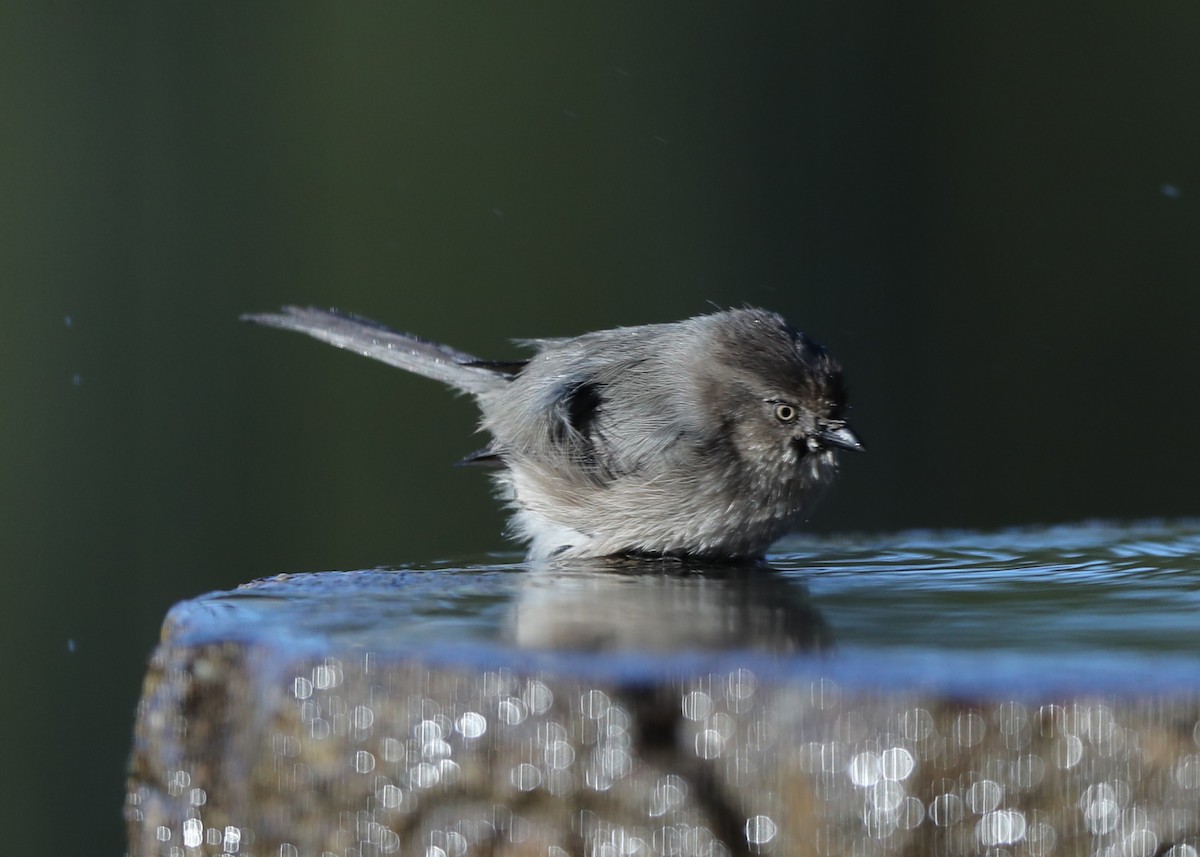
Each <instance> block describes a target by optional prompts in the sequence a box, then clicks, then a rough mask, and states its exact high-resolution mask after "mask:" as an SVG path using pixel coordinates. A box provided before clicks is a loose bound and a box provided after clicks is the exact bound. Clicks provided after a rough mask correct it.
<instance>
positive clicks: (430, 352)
mask: <svg viewBox="0 0 1200 857" xmlns="http://www.w3.org/2000/svg"><path fill="white" fill-rule="evenodd" d="M242 320H243V321H252V322H254V323H256V324H265V325H267V326H269V327H278V328H282V329H283V330H295V331H298V332H300V333H307V334H308V335H309V336H311V337H313V338H315V339H319V340H321V341H322V342H328V343H329V344H330V345H333V346H336V347H338V348H345V349H347V350H348V351H353V352H355V353H357V354H361V355H363V356H364V357H370V358H372V359H374V360H380V361H382V362H384V363H387V364H389V365H391V366H396V367H399V368H400V369H407V370H408V371H409V372H415V373H416V374H418V375H424V376H425V377H426V378H433V379H434V380H435V381H441V382H442V383H443V384H449V385H450V386H451V387H454V388H455V389H457V390H462V391H463V392H465V393H473V394H479V393H485V392H487V391H488V390H494V389H496V388H497V387H500V386H503V385H504V384H505V383H506V382H507V381H508V380H509V379H510V378H511V377H512V375H513V374H515V372H516V371H518V370H519V369H520V367H521V365H522V364H519V363H490V362H488V361H484V360H480V359H478V358H477V357H474V356H472V355H470V354H467V353H466V352H464V351H458V350H457V349H454V348H450V347H449V346H447V345H438V344H437V343H436V342H430V341H428V340H426V339H421V338H420V337H417V336H413V335H412V334H410V333H401V332H400V331H398V330H392V329H391V328H389V327H386V326H384V325H382V324H380V323H379V322H377V321H371V320H370V319H367V318H360V317H359V316H356V315H350V314H349V313H343V312H339V311H338V310H324V309H317V308H315V307H295V306H287V307H284V308H283V309H282V310H280V311H279V312H277V313H276V312H266V313H248V314H246V315H243V316H242Z"/></svg>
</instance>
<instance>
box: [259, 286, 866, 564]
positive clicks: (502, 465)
mask: <svg viewBox="0 0 1200 857" xmlns="http://www.w3.org/2000/svg"><path fill="white" fill-rule="evenodd" d="M243 319H245V320H248V321H252V322H256V323H258V324H264V325H269V326H271V327H278V328H283V329H285V330H294V331H298V332H300V333H305V334H308V335H309V336H313V337H315V338H317V339H320V340H322V341H323V342H327V343H329V344H331V345H334V346H337V347H338V348H345V349H347V350H350V351H354V352H357V353H358V354H362V355H364V356H366V357H371V358H373V359H375V360H380V361H382V362H384V363H387V364H389V365H392V366H397V367H399V368H401V369H406V370H408V371H410V372H414V373H416V374H418V375H424V376H425V377H428V378H433V379H434V380H437V381H441V382H442V383H444V384H447V385H449V386H450V387H453V388H454V389H455V390H459V391H461V392H464V393H469V394H470V395H472V396H474V398H475V401H476V402H477V404H478V406H479V409H480V411H481V413H482V418H481V420H480V429H481V430H482V431H485V432H487V433H488V434H489V435H490V436H491V442H490V443H489V444H488V445H487V446H486V447H485V448H484V449H482V450H480V451H479V452H476V453H474V454H473V455H471V456H468V458H467V459H465V461H464V463H468V464H476V465H482V466H488V467H492V468H495V479H496V482H497V484H498V486H499V491H500V494H501V496H502V498H503V499H504V500H505V501H507V502H508V504H509V505H511V507H512V509H513V517H512V526H511V529H512V534H513V535H515V536H516V537H517V538H518V539H520V540H522V541H525V542H528V543H529V554H530V557H531V558H532V559H551V558H554V559H581V558H591V557H607V556H617V555H634V556H648V557H662V556H674V557H685V558H696V559H704V560H710V561H711V560H715V561H739V560H750V559H756V558H760V557H762V556H763V554H764V553H765V552H766V550H767V548H768V547H769V546H770V545H771V543H772V542H774V541H775V540H777V539H778V538H780V537H781V536H783V535H785V534H786V533H788V532H789V531H790V530H792V529H793V528H794V527H795V526H796V525H797V524H798V523H799V522H800V521H801V520H802V519H803V518H804V517H805V515H806V514H808V512H809V511H810V510H811V508H812V506H813V504H814V503H815V502H816V500H817V499H818V498H819V496H820V495H821V494H822V493H823V491H824V489H825V488H826V487H827V486H828V485H829V483H830V482H831V481H832V479H833V478H834V475H835V474H836V472H837V463H838V453H839V451H841V450H855V451H859V450H862V448H863V447H862V444H861V443H860V442H859V440H858V438H857V437H856V436H855V435H854V433H853V432H852V431H851V430H850V429H849V427H847V425H846V422H845V419H844V416H845V410H846V406H847V403H846V390H845V384H844V382H843V377H842V370H841V368H840V367H839V365H838V364H837V362H836V361H835V360H834V359H833V358H832V357H831V356H830V355H829V353H828V352H827V351H826V350H825V349H824V348H822V347H821V346H819V345H817V344H816V343H814V342H813V341H812V340H811V339H809V338H808V337H807V336H805V335H804V334H803V333H801V332H799V331H797V330H796V329H795V328H793V327H792V326H790V325H789V324H788V323H787V322H786V321H784V319H783V318H781V317H780V316H779V315H777V314H775V313H772V312H767V311H765V310H761V309H751V308H746V309H733V310H726V311H722V312H716V313H712V314H709V315H703V316H697V317H695V318H690V319H686V320H684V321H679V322H674V323H668V324H648V325H643V326H639V327H618V328H615V329H612V330H603V331H598V332H595V333H587V334H584V335H582V336H576V337H571V338H564V339H534V340H523V341H521V344H522V345H525V346H527V347H529V348H532V349H533V352H534V353H533V356H532V357H530V358H529V359H528V360H521V361H514V362H496V361H489V360H481V359H479V358H477V357H475V356H473V355H471V354H467V353H465V352H462V351H458V350H457V349H454V348H450V347H448V346H445V345H439V344H436V343H433V342H429V341H427V340H425V339H421V338H420V337H417V336H413V335H411V334H408V333H401V332H399V331H396V330H392V329H390V328H388V327H385V326H384V325H382V324H379V323H378V322H375V321H371V320H369V319H365V318H360V317H358V316H354V315H350V314H347V313H342V312H338V311H336V310H323V309H315V308H303V307H284V308H283V309H282V310H281V311H280V312H278V313H262V314H250V315H245V316H243Z"/></svg>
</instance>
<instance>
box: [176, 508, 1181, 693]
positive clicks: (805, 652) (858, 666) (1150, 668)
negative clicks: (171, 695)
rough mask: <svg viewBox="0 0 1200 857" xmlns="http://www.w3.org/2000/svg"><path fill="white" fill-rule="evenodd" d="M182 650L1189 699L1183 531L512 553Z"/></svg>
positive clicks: (279, 586) (286, 590)
mask: <svg viewBox="0 0 1200 857" xmlns="http://www.w3.org/2000/svg"><path fill="white" fill-rule="evenodd" d="M169 622H170V624H171V626H172V628H173V629H174V631H175V633H177V634H179V635H181V637H182V638H184V639H187V638H188V637H189V636H190V637H192V638H194V639H211V638H217V637H220V638H229V637H236V638H252V639H258V640H262V641H265V642H269V643H275V644H277V645H279V646H280V647H281V648H284V649H286V650H287V651H291V652H299V651H310V652H311V651H324V650H331V649H342V648H354V649H364V648H365V649H368V650H372V651H377V652H380V653H382V654H392V655H396V656H409V655H420V656H422V657H425V658H433V659H449V660H455V661H464V662H468V663H471V664H473V665H480V666H484V665H489V664H493V663H499V664H503V665H506V666H511V667H516V668H522V667H523V668H529V669H540V670H550V671H569V672H571V673H584V674H606V673H607V674H617V675H619V676H620V677H622V678H624V679H626V680H628V679H634V680H637V679H639V678H644V679H645V680H647V681H653V680H656V679H657V678H660V677H661V676H662V675H663V674H664V673H673V672H681V671H686V672H694V671H697V670H703V669H728V668H731V667H732V666H733V664H734V663H736V664H744V665H748V666H751V667H752V668H753V669H754V670H755V671H756V673H758V674H759V675H760V676H767V677H770V676H778V677H781V678H782V677H811V676H821V677H827V678H829V679H830V680H832V681H835V682H837V683H839V684H842V685H850V686H856V687H862V688H880V689H896V688H912V689H913V690H920V691H925V692H941V693H948V694H952V695H953V694H962V695H971V696H979V695H985V696H999V695H1008V696H1012V695H1021V694H1029V695H1043V694H1048V693H1049V694H1075V693H1112V694H1122V695H1135V694H1143V693H1168V694H1170V693H1188V692H1195V691H1197V690H1200V522H1196V521H1187V522H1144V523H1137V524H1132V525H1130V524H1114V523H1107V522H1095V523H1085V524H1079V525H1072V526H1057V527H1047V528H1030V529H1020V530H1004V531H998V532H986V533H983V532H970V531H954V532H945V531H942V532H932V531H914V532H903V533H896V534H887V535H859V536H844V537H836V538H794V539H792V540H790V541H788V542H785V543H782V544H781V545H780V546H779V547H778V549H777V550H776V552H775V553H774V554H773V555H772V556H771V557H770V559H769V562H768V564H767V565H766V566H763V567H749V568H735V569H729V568H714V567H695V566H684V565H680V564H678V563H671V562H633V561H629V562H622V563H596V564H573V565H555V564H550V565H533V564H529V563H525V562H523V561H521V560H519V559H517V558H515V557H514V558H489V559H488V560H487V561H484V562H474V563H470V564H442V565H438V566H431V567H420V568H417V567H405V568H388V569H371V570H361V571H349V572H337V573H321V574H303V575H284V576H280V577H277V578H271V579H268V580H262V581H256V582H254V583H253V584H250V585H248V586H245V587H242V588H239V589H238V590H235V591H233V592H226V593H213V594H211V595H208V596H203V597H202V598H199V599H196V600H193V601H190V602H186V603H184V604H181V605H179V606H177V607H176V608H175V610H173V611H172V613H171V617H170V619H169Z"/></svg>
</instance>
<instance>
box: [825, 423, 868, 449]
mask: <svg viewBox="0 0 1200 857" xmlns="http://www.w3.org/2000/svg"><path fill="white" fill-rule="evenodd" d="M813 439H814V440H816V441H817V442H818V443H820V444H822V445H825V446H836V447H838V448H839V449H848V450H850V451H852V452H866V450H867V448H866V447H865V446H863V445H862V441H860V440H859V439H858V438H857V437H855V435H854V432H852V431H850V429H849V428H847V426H846V424H845V423H844V422H842V421H841V420H829V421H827V422H826V423H825V424H824V425H823V426H822V427H821V429H820V431H818V432H817V433H816V434H815V435H813Z"/></svg>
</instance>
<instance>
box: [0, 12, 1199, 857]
mask: <svg viewBox="0 0 1200 857" xmlns="http://www.w3.org/2000/svg"><path fill="white" fill-rule="evenodd" d="M1197 44H1200V6H1198V5H1196V4H1193V3H1182V2H1175V3H1172V2H1148V3H1143V4H1136V5H1135V4H1117V3H1058V4H1046V3H1032V2H996V0H985V2H981V3H972V4H962V3H950V2H922V3H915V4H896V3H892V2H884V0H872V1H871V2H846V0H806V2H788V3H780V2H762V3H757V2H752V3H726V4H696V3H682V2H666V3H652V4H647V3H643V2H609V3H604V4H557V3H546V2H534V3H525V4H511V3H506V4H500V3H474V2H472V3H460V4H454V3H450V4H446V3H430V2H421V0H406V2H395V3H357V4H331V3H304V2H287V3H274V4H270V3H258V2H247V3H203V4H201V3H152V2H143V3H137V2H118V3H108V4H90V5H85V4H71V3H51V2H16V0H13V2H6V3H4V4H3V6H0V98H2V103H0V129H2V130H0V218H2V226H0V265H2V267H0V275H2V283H3V285H2V288H3V295H4V306H5V312H4V315H3V320H2V323H3V326H4V334H3V336H2V337H0V349H2V352H0V353H2V359H0V373H2V378H3V390H4V401H5V403H6V408H5V417H4V419H3V421H2V422H0V433H2V434H0V449H2V452H0V461H2V462H3V463H2V467H3V480H4V481H3V485H4V491H3V495H2V496H3V502H4V504H5V512H4V524H5V525H4V533H5V536H6V538H5V542H6V543H7V544H8V545H9V548H8V550H7V551H6V555H7V556H8V563H9V567H8V570H7V573H6V574H5V578H4V580H5V583H4V597H3V601H2V603H3V617H2V622H0V629H2V633H3V635H4V637H3V646H4V650H5V651H7V652H8V653H9V654H8V657H10V658H11V661H10V663H9V668H8V670H7V671H6V672H5V675H6V678H5V680H4V682H3V693H4V704H3V706H0V712H2V713H0V718H2V721H0V726H2V729H3V732H2V734H0V748H2V753H3V756H2V761H0V763H2V769H3V777H2V785H0V788H2V789H3V793H2V794H0V813H2V814H3V818H2V820H0V824H2V825H3V829H4V832H5V839H4V841H5V846H6V851H8V852H10V853H23V854H34V853H46V854H49V853H54V854H102V853H119V852H120V850H121V848H122V847H123V844H122V843H123V833H122V823H121V819H120V807H121V802H122V797H123V783H122V780H123V766H124V759H125V754H126V753H127V751H128V746H129V734H130V729H131V724H132V721H133V716H134V707H135V703H136V700H137V696H138V692H139V683H140V680H141V675H142V672H143V669H144V665H145V658H146V656H147V654H148V653H149V651H150V650H151V648H152V647H153V645H154V642H155V639H156V634H157V630H158V626H159V623H160V622H161V619H162V616H163V614H164V612H165V611H166V610H167V608H168V607H169V606H170V605H171V604H172V603H173V602H175V601H177V600H179V599H182V598H187V597H189V596H192V595H196V594H198V593H201V592H205V591H208V590H212V589H216V588H225V587H230V586H233V585H235V584H237V583H239V582H242V581H245V580H247V579H250V578H254V577H259V576H263V575H268V574H273V573H276V572H280V571H300V570H316V569H332V568H355V567H364V566H366V567H369V566H375V565H379V564H392V563H405V562H421V561H427V560H432V559H441V558H449V559H454V558H465V557H475V556H478V555H479V554H480V553H481V552H485V551H508V550H510V549H511V547H510V546H509V545H507V544H506V543H505V542H504V541H503V540H502V538H501V536H500V531H501V529H502V526H503V516H502V514H501V512H500V511H499V510H498V508H497V506H496V504H495V503H494V502H493V500H492V499H491V498H490V496H489V487H488V484H487V480H486V479H485V478H483V476H482V475H481V474H480V473H478V472H474V471H471V470H469V469H454V468H452V467H450V466H449V465H450V464H451V463H452V462H453V461H455V460H456V459H457V458H459V457H460V456H462V455H463V454H465V453H467V452H470V451H472V450H473V449H475V448H476V447H477V446H479V445H480V443H481V441H480V439H479V438H477V437H473V436H472V434H471V430H472V424H473V420H474V410H473V408H472V406H471V404H470V402H469V401H467V400H465V399H455V398H453V397H451V396H450V395H447V393H446V392H445V391H444V390H442V389H439V388H438V387H437V385H435V384H432V383H430V382H428V381H423V380H421V379H416V378H412V377H407V376H404V375H402V374H401V373H399V372H397V371H395V370H390V369H387V368H386V367H383V366H381V365H378V364H373V363H370V362H368V361H365V360H362V359H360V358H356V357H353V356H350V355H347V354H344V353H339V352H335V351H334V350H333V349H330V348H328V347H325V346H320V345H318V344H316V343H314V342H311V341H308V340H305V339H303V338H301V337H298V336H294V335H284V334H281V333H277V332H275V331H268V330H263V329H257V328H252V327H250V326H247V325H243V324H239V323H238V322H237V321H236V320H235V319H236V317H237V315H238V314H239V313H241V312H245V311H250V310H267V309H272V308H274V307H276V306H278V305H280V304H282V303H302V304H304V303H313V304H321V305H336V306H339V307H342V308H345V309H350V310H354V311H356V312H359V313H363V314H366V315H369V316H373V317H376V318H379V319H381V320H384V321H386V322H388V323H391V324H393V325H395V326H398V327H401V328H404V329H408V330H412V331H414V332H418V333H421V334H423V335H426V336H428V337H431V338H434V339H440V340H443V341H447V342H450V343H452V344H454V345H457V346H459V347H461V348H464V349H467V350H471V351H474V352H476V353H479V354H481V355H483V356H486V357H499V358H503V357H506V356H513V355H515V354H516V353H517V352H515V351H514V350H513V349H511V347H510V346H509V345H508V344H507V340H508V339H509V338H512V337H528V336H551V335H567V334H574V333H580V332H583V331H585V330H589V329H596V328H601V327H606V326H612V325H617V324H637V323H644V322H651V321H666V320H673V319H677V318H682V317H685V316H688V315H692V314H696V313H699V312H704V311H706V310H708V309H710V308H711V307H712V305H713V304H716V305H740V304H743V303H750V304H756V305H762V306H766V307H769V308H772V309H776V310H779V311H780V312H782V313H784V314H785V315H786V316H788V317H789V318H790V319H791V320H792V321H793V322H794V323H795V324H796V325H797V326H799V327H801V328H802V329H804V330H806V331H807V332H808V333H810V334H811V335H812V336H813V337H814V338H815V339H817V340H818V341H819V342H822V343H824V344H826V345H828V346H829V347H830V348H831V350H832V351H833V352H834V353H835V354H836V355H837V356H838V357H839V358H840V360H841V361H842V363H843V364H844V366H845V367H846V370H847V373H848V376H849V379H850V383H851V394H852V397H853V409H852V411H851V419H852V424H853V426H854V428H855V430H856V431H857V432H859V433H860V434H861V435H862V436H863V437H864V439H865V440H866V441H867V444H868V446H869V449H870V452H869V454H868V455H865V456H859V457H852V458H850V459H849V460H848V461H847V462H846V466H845V468H844V474H843V478H842V480H841V482H840V484H839V485H838V486H837V488H836V489H835V490H834V492H833V493H832V495H831V496H830V497H829V499H828V500H827V501H826V503H825V505H824V506H823V507H821V508H820V509H819V510H818V512H817V514H816V515H815V516H814V519H813V522H812V525H813V528H814V529H817V530H834V529H836V530H872V531H873V530H891V529H897V528H906V527H995V526H1002V525H1008V524H1024V523H1039V522H1050V521H1063V520H1074V519H1079V518H1088V517H1097V516H1103V517H1114V518H1131V517H1144V516H1153V515H1171V516H1174V515H1191V514H1195V513H1196V512H1197V510H1198V506H1200V504H1198V503H1197V500H1196V497H1195V493H1196V491H1195V488H1194V484H1193V480H1194V477H1195V475H1196V473H1197V472H1198V468H1197V465H1198V463H1200V449H1198V447H1197V445H1196V444H1195V443H1194V442H1193V439H1194V436H1195V425H1196V421H1197V412H1198V409H1200V406H1198V405H1197V396H1196V380H1197V373H1196V371H1195V368H1196V364H1197V358H1196V349H1197V342H1198V337H1197V334H1196V330H1195V329H1196V326H1197V320H1198V311H1200V288H1198V285H1200V276H1198V275H1200V241H1198V238H1200V231H1198V227H1200V216H1198V209H1197V205H1198V204H1200V109H1197V105H1198V104H1200V97H1198V96H1200V92H1198V89H1200V51H1197V49H1196V45H1197Z"/></svg>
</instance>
